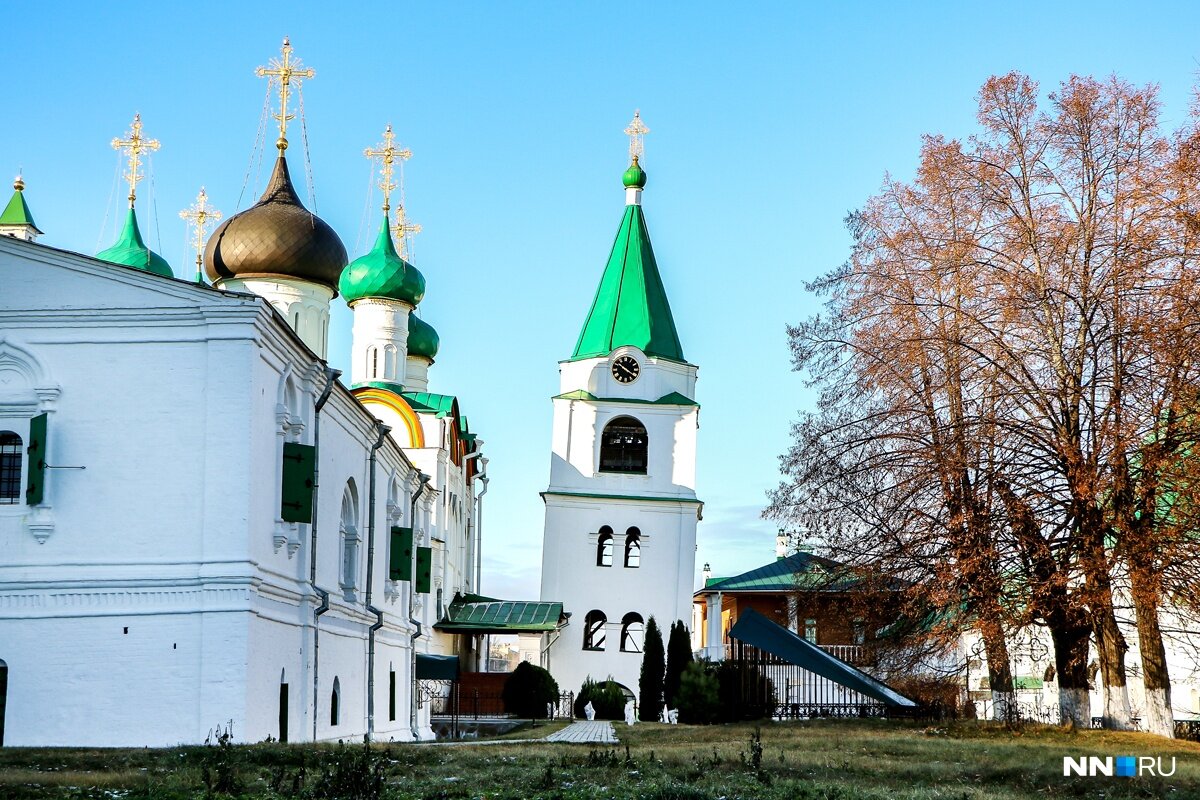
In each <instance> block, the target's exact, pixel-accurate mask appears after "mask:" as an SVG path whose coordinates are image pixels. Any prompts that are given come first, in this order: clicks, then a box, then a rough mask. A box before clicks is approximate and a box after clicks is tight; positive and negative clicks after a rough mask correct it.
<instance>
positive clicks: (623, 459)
mask: <svg viewBox="0 0 1200 800" xmlns="http://www.w3.org/2000/svg"><path fill="white" fill-rule="evenodd" d="M648 442H649V440H648V438H647V437H646V426H645V425H643V424H642V423H640V422H638V421H637V420H636V419H634V418H633V417H617V418H616V419H614V420H613V421H612V422H610V423H608V424H607V425H605V426H604V433H602V434H601V435H600V471H601V472H627V473H631V474H634V475H645V474H646V460H647V456H646V451H647V448H648Z"/></svg>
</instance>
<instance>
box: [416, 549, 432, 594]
mask: <svg viewBox="0 0 1200 800" xmlns="http://www.w3.org/2000/svg"><path fill="white" fill-rule="evenodd" d="M432 586H433V548H432V547H418V548H417V592H418V593H419V594H429V590H430V589H431V588H432Z"/></svg>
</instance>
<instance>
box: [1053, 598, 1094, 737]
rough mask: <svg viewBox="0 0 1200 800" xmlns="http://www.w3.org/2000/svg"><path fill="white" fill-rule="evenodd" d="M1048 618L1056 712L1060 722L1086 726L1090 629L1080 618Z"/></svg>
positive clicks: (1088, 715)
mask: <svg viewBox="0 0 1200 800" xmlns="http://www.w3.org/2000/svg"><path fill="white" fill-rule="evenodd" d="M1055 616H1057V617H1060V619H1056V620H1048V621H1047V625H1048V627H1049V628H1050V638H1051V640H1053V642H1054V668H1055V671H1056V672H1057V673H1058V712H1059V718H1060V720H1061V722H1062V724H1063V725H1072V726H1074V727H1076V728H1090V727H1091V723H1092V714H1091V704H1090V702H1089V700H1088V675H1087V673H1088V668H1087V665H1088V648H1089V641H1088V640H1089V639H1090V637H1091V628H1090V626H1088V625H1087V624H1086V623H1085V622H1084V621H1083V620H1077V621H1072V622H1068V621H1066V620H1064V619H1061V617H1062V616H1065V615H1055Z"/></svg>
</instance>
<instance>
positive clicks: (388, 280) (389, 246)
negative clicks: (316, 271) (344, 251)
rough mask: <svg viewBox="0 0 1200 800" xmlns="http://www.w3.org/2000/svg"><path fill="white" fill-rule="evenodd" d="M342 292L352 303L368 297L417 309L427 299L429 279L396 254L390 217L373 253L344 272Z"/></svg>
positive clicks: (376, 241)
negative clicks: (422, 300) (426, 289)
mask: <svg viewBox="0 0 1200 800" xmlns="http://www.w3.org/2000/svg"><path fill="white" fill-rule="evenodd" d="M338 291H339V292H341V293H342V296H343V297H345V298H346V302H348V303H350V302H354V301H355V300H362V299H363V298H365V297H382V298H385V299H388V300H400V301H403V302H405V303H408V304H409V305H413V306H415V305H416V304H417V303H419V302H421V298H422V297H424V296H425V276H424V275H422V274H421V272H420V270H418V269H417V268H416V267H414V266H413V265H412V264H410V263H408V262H407V261H405V260H404V259H403V258H401V257H400V254H399V253H397V252H396V246H395V245H394V244H393V243H392V232H391V229H390V228H389V227H388V218H387V214H384V215H383V224H382V225H380V227H379V236H378V237H377V238H376V239H375V246H374V247H373V248H371V252H369V253H367V254H366V255H365V256H360V257H359V258H356V259H354V260H353V261H351V262H350V264H349V265H348V266H347V267H346V268H345V269H344V270H342V275H341V277H340V278H339V279H338Z"/></svg>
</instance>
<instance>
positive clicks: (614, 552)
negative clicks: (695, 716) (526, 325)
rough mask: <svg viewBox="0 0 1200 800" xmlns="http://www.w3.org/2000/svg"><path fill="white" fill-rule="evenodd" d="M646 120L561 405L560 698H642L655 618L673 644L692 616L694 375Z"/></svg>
mask: <svg viewBox="0 0 1200 800" xmlns="http://www.w3.org/2000/svg"><path fill="white" fill-rule="evenodd" d="M640 124H641V123H640V119H638V118H637V117H635V118H634V123H633V126H632V128H631V129H630V130H629V131H627V132H628V133H631V135H632V136H633V137H634V139H633V146H632V147H631V154H632V155H633V163H632V165H631V166H630V167H629V169H628V170H627V171H626V172H625V174H624V176H623V182H624V185H625V199H626V206H625V212H624V216H623V217H622V219H621V224H620V227H619V229H618V231H617V236H616V240H615V242H614V243H613V248H612V252H611V254H610V255H609V258H608V264H607V266H606V267H605V269H604V273H603V275H602V277H601V279H600V285H599V287H598V288H597V290H596V296H595V299H594V300H593V302H592V307H591V310H590V311H589V313H588V316H587V319H586V321H585V322H584V325H583V330H582V332H581V333H580V336H579V340H578V343H577V344H576V346H575V351H574V353H573V354H572V355H571V357H570V358H569V359H567V360H566V361H563V362H560V364H559V376H560V393H559V394H558V395H557V396H556V397H555V398H554V400H553V403H554V423H553V439H552V443H551V449H552V455H551V461H550V484H549V487H548V488H547V489H546V491H545V492H543V493H542V498H543V500H544V501H545V507H546V523H545V535H544V540H543V546H542V588H541V596H542V599H543V601H547V600H557V601H561V602H562V603H563V608H564V610H565V611H566V612H567V613H568V614H569V615H570V622H569V624H568V625H567V626H566V627H565V628H563V629H562V630H560V631H556V632H554V633H550V634H547V635H545V636H544V637H543V640H542V648H543V654H544V657H543V659H542V661H543V663H544V664H545V665H546V666H547V667H548V668H549V670H550V672H551V674H553V676H554V678H555V679H556V680H557V681H558V684H559V686H560V687H561V688H562V690H563V691H574V692H578V691H579V688H580V686H581V685H582V683H583V681H584V679H585V678H587V677H591V678H593V679H594V680H597V681H602V680H605V679H607V678H609V677H611V678H612V679H613V680H615V681H616V682H617V683H619V684H621V685H622V686H624V687H625V688H626V689H627V690H628V691H629V692H630V693H631V694H632V695H636V693H637V685H638V673H639V671H640V669H641V664H642V644H643V642H642V640H643V635H644V631H645V625H646V623H647V622H648V621H649V619H650V617H651V616H653V617H654V618H655V621H656V622H657V623H658V626H659V628H660V629H661V630H662V632H663V637H664V640H665V639H666V634H667V632H668V631H669V629H670V626H671V624H672V623H674V622H675V621H676V620H683V621H684V622H685V623H687V624H689V625H690V621H691V614H692V611H691V606H692V588H693V586H692V584H693V580H694V575H693V574H694V571H695V558H696V554H695V551H696V524H697V522H698V521H699V519H700V514H701V510H702V504H701V503H700V501H699V500H698V499H697V497H696V490H695V487H696V435H697V429H698V427H699V413H700V407H699V405H698V404H697V403H696V401H695V399H694V398H695V396H696V371H697V367H696V366H695V365H694V364H691V363H689V362H688V361H687V359H686V358H685V357H684V354H683V348H682V346H681V345H680V342H679V336H678V333H677V332H676V329H675V322H674V319H673V318H672V316H671V307H670V305H669V303H668V302H667V295H666V290H665V289H664V287H663V282H662V278H661V276H660V274H659V271H658V265H657V263H656V262H655V258H654V251H653V249H652V248H651V245H650V234H649V232H648V230H647V227H646V220H645V217H644V216H643V213H642V205H641V203H642V190H643V189H644V187H645V185H646V173H645V171H644V170H643V169H642V167H641V166H640V165H639V163H638V160H639V159H638V156H639V155H640V135H639V133H638V129H639V126H640ZM641 132H645V131H644V128H642V131H641Z"/></svg>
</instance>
